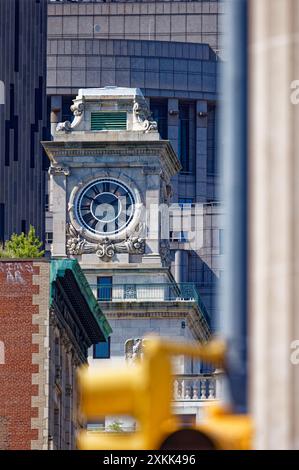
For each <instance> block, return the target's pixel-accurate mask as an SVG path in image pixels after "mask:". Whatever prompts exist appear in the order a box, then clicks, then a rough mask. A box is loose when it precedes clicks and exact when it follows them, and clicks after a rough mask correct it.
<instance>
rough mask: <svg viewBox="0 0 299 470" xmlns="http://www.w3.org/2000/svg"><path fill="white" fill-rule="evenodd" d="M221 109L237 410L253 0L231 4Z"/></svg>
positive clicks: (241, 380)
mask: <svg viewBox="0 0 299 470" xmlns="http://www.w3.org/2000/svg"><path fill="white" fill-rule="evenodd" d="M226 9H227V14H226V28H225V44H224V50H225V55H226V60H225V63H224V66H223V80H222V84H223V89H222V96H223V102H222V109H221V115H220V119H221V143H220V145H219V148H221V149H223V153H222V162H223V163H224V164H223V168H222V170H223V198H224V207H225V255H224V258H225V276H224V278H223V284H224V286H223V296H220V298H221V301H222V305H221V306H220V308H219V309H218V310H219V311H220V312H221V315H219V321H218V329H219V330H220V332H221V334H222V336H224V337H225V339H226V341H227V344H228V378H229V382H230V390H231V394H232V404H233V406H234V409H235V411H236V412H245V411H246V408H247V176H248V175H247V21H248V16H247V0H233V1H232V0H230V1H228V2H227V3H226Z"/></svg>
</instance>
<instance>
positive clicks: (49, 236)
mask: <svg viewBox="0 0 299 470" xmlns="http://www.w3.org/2000/svg"><path fill="white" fill-rule="evenodd" d="M46 243H53V232H46Z"/></svg>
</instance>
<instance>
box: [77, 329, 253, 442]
mask: <svg viewBox="0 0 299 470" xmlns="http://www.w3.org/2000/svg"><path fill="white" fill-rule="evenodd" d="M144 344H145V346H144V357H143V359H142V360H140V361H139V362H138V363H137V364H134V365H126V366H123V367H121V368H120V367H119V368H117V369H116V368H113V367H111V368H107V369H106V370H101V371H100V370H99V369H97V368H93V367H82V368H81V369H80V370H79V372H78V379H79V389H80V394H81V401H80V412H81V414H82V416H83V417H84V419H85V420H86V421H89V422H92V421H97V420H98V419H99V418H101V417H104V416H111V415H116V416H117V415H130V416H132V417H133V418H134V419H136V421H137V422H138V430H137V431H136V432H134V433H127V432H126V433H111V432H109V433H101V432H95V431H88V430H84V431H81V432H80V433H79V435H78V440H77V443H78V448H79V449H82V450H154V449H162V448H163V449H180V450H183V449H189V450H193V449H194V450H195V449H198V450H201V449H240V450H245V449H249V448H250V446H251V435H252V425H251V420H250V418H249V417H248V416H246V415H235V414H232V413H230V412H229V411H228V410H225V409H224V408H223V407H221V406H219V405H218V406H210V407H209V411H208V414H207V417H206V419H205V420H204V421H203V423H202V424H200V425H197V426H194V427H192V428H183V427H182V424H181V423H180V422H179V420H178V418H177V417H176V415H174V414H173V413H172V410H171V402H172V388H173V385H172V383H173V376H172V370H171V369H172V368H171V356H173V355H182V354H185V355H188V356H192V357H194V358H198V359H201V360H203V361H205V362H208V363H212V364H214V365H215V366H216V367H220V366H221V367H224V365H225V364H224V362H225V345H224V343H223V342H221V341H211V342H210V343H207V344H204V345H198V344H193V343H174V342H170V341H165V340H164V339H162V338H160V337H147V338H146V339H145V342H144Z"/></svg>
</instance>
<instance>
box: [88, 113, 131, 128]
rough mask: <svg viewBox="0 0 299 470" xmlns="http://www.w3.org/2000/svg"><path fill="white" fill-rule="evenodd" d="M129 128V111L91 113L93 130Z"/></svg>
mask: <svg viewBox="0 0 299 470" xmlns="http://www.w3.org/2000/svg"><path fill="white" fill-rule="evenodd" d="M126 129H127V113H126V112H123V111H119V112H114V111H112V112H104V111H99V112H94V113H91V130H92V131H110V130H111V131H112V130H114V131H115V130H116V131H122V130H126Z"/></svg>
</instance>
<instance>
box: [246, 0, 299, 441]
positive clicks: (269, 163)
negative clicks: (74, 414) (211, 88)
mask: <svg viewBox="0 0 299 470" xmlns="http://www.w3.org/2000/svg"><path fill="white" fill-rule="evenodd" d="M249 13H250V16H249V18H250V28H249V31H250V136H249V142H250V284H249V285H250V350H251V353H250V354H251V361H250V363H251V367H250V377H251V393H250V398H251V411H252V413H253V417H254V420H255V427H256V442H255V446H256V447H257V448H259V449H290V448H295V449H298V448H299V365H295V364H292V363H291V354H292V349H291V347H292V342H293V341H294V340H299V158H298V155H299V131H298V130H299V105H298V104H297V105H296V104H292V102H291V101H292V100H291V94H292V92H294V90H293V89H292V88H291V87H292V82H293V81H294V80H299V43H298V31H299V2H298V1H297V0H263V1H260V0H251V2H250V11H249ZM297 97H298V92H297ZM293 98H294V96H293ZM293 101H294V100H293ZM293 346H294V344H293ZM297 348H298V346H297ZM293 352H294V351H293ZM298 357H299V354H297V358H298ZM295 358H296V355H295Z"/></svg>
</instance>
